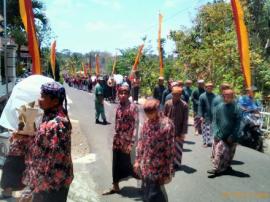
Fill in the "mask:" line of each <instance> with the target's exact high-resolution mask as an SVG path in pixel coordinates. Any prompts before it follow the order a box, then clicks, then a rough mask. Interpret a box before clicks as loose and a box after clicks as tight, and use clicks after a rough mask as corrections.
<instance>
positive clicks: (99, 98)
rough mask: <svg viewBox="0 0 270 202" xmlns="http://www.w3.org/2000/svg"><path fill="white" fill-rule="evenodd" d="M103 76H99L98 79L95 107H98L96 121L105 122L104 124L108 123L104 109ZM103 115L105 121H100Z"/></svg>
mask: <svg viewBox="0 0 270 202" xmlns="http://www.w3.org/2000/svg"><path fill="white" fill-rule="evenodd" d="M102 82H103V78H102V77H99V78H98V81H97V85H96V88H95V96H96V99H95V108H96V123H97V124H99V123H103V124H104V125H106V124H108V122H107V120H106V116H105V110H104V89H103V87H102ZM100 115H101V118H102V120H103V122H100V121H99V116H100Z"/></svg>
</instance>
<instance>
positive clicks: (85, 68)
mask: <svg viewBox="0 0 270 202" xmlns="http://www.w3.org/2000/svg"><path fill="white" fill-rule="evenodd" d="M87 66H88V64H84V65H83V72H84V76H87Z"/></svg>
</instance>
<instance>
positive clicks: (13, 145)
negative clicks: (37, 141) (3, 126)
mask: <svg viewBox="0 0 270 202" xmlns="http://www.w3.org/2000/svg"><path fill="white" fill-rule="evenodd" d="M32 139H33V137H31V136H27V135H25V136H23V137H22V138H20V139H16V138H14V137H13V136H11V137H10V139H9V141H10V145H9V151H8V154H7V155H8V156H24V155H26V152H27V149H28V145H29V144H30V142H31V141H32Z"/></svg>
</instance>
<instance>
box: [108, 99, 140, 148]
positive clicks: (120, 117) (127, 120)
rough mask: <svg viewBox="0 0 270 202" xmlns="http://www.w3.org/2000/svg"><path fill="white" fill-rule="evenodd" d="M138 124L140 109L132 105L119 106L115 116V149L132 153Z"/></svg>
mask: <svg viewBox="0 0 270 202" xmlns="http://www.w3.org/2000/svg"><path fill="white" fill-rule="evenodd" d="M137 124H138V107H137V106H136V105H135V104H133V103H130V102H129V101H128V103H126V104H125V105H124V106H122V105H119V106H118V107H117V109H116V116H115V135H114V137H113V149H114V150H120V151H122V152H124V153H130V151H131V149H132V146H133V144H134V139H135V137H134V136H135V133H134V131H135V129H136V126H137Z"/></svg>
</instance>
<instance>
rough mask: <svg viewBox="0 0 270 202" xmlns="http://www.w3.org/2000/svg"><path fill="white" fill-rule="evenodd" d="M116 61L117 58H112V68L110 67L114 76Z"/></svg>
mask: <svg viewBox="0 0 270 202" xmlns="http://www.w3.org/2000/svg"><path fill="white" fill-rule="evenodd" d="M116 59H117V56H115V57H114V61H113V67H112V75H114V73H115V67H116Z"/></svg>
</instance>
